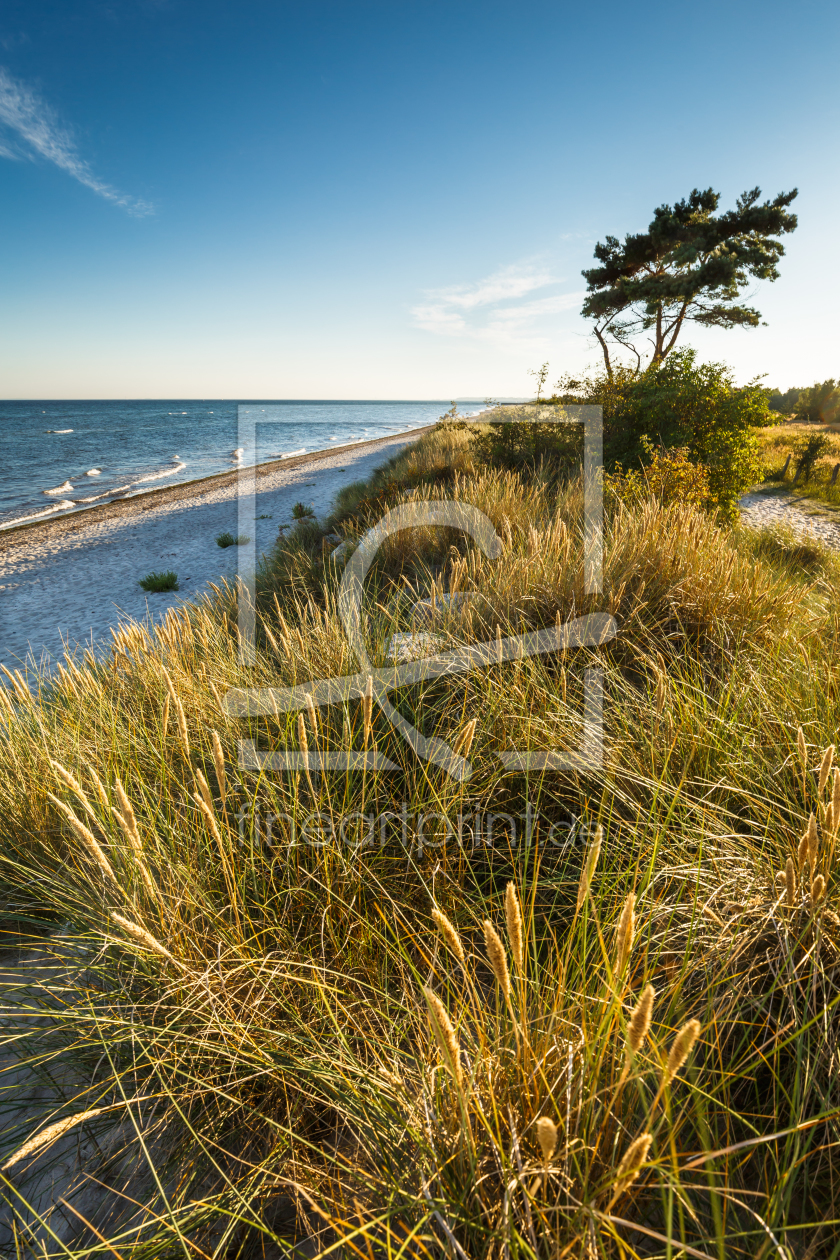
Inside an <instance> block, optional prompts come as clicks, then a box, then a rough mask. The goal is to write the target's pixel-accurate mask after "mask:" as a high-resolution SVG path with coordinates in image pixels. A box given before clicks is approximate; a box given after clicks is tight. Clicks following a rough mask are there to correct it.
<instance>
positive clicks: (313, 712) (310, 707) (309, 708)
mask: <svg viewBox="0 0 840 1260" xmlns="http://www.w3.org/2000/svg"><path fill="white" fill-rule="evenodd" d="M304 699H305V700H306V712H307V714H308V716H309V722H310V725H311V727H312V734H313V735H314V736H315V738H316V739H317V738H318V711H317V709H316V708H315V701H314V700H313V699H312V694H311V692H309V691H307V693H306V695H305V697H304Z"/></svg>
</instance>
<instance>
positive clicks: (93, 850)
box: [47, 792, 119, 887]
mask: <svg viewBox="0 0 840 1260" xmlns="http://www.w3.org/2000/svg"><path fill="white" fill-rule="evenodd" d="M47 796H48V797H49V799H50V800H51V801H52V803H53V804H54V805H56V806H57V807H58V808H59V809H60V810H61V812H62V814H63V815H64V817H65V818H66V819H67V821H68V822H69V824H70V826H71V827H72V828H73V830H74V831H75V833H76V835H77V836H78V837H79V839H80V840H81V841H82V843H83V844H84V845H85V847H86V848H87V850H88V852H89V853H90V855H91V857H92V858H93V860H94V862H96V864H97V866H98V867H99V869H100V870H101V871H102V873H103V875H107V877H108V879H109V880H110V881H111V883H112V884H114V885H116V886H117V887H119V885H117V877H116V876H115V874H114V871H113V868H112V867H111V863H110V862H109V861H108V859H107V858H106V856H105V854H104V853H103V852H102V848H101V846H100V844H99V841H98V840H97V839H96V837H95V836H94V834H93V832H91V831H88V829H87V827H86V826H85V824H84V823H83V822H82V821H81V819H80V818H77V817H76V815H75V814H74V813H73V811H72V809H71V808H70V806H69V805H65V804H64V801H60V800H59V799H58V797H57V796H53V794H52V792H47Z"/></svg>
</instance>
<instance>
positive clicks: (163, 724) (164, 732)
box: [160, 691, 171, 744]
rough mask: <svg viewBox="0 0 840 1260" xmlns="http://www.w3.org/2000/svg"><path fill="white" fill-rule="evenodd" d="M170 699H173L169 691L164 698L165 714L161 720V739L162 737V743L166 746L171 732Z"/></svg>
mask: <svg viewBox="0 0 840 1260" xmlns="http://www.w3.org/2000/svg"><path fill="white" fill-rule="evenodd" d="M170 699H171V697H170V695H169V692H168V691H167V693H166V695H165V696H164V697H163V713H162V714H161V719H160V729H161V737H162V738H161V742H162V743H164V744H165V743H166V736H167V733H168V731H169V704H170Z"/></svg>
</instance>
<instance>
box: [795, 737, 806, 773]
mask: <svg viewBox="0 0 840 1260" xmlns="http://www.w3.org/2000/svg"><path fill="white" fill-rule="evenodd" d="M796 747H797V749H798V751H799V760H800V761H801V763H802V769H803V770H804V769H805V767H806V766H807V764H808V746H807V744H806V743H805V732H804V731H803V729H802V727H801V726H800V728H799V730H798V731H797V732H796Z"/></svg>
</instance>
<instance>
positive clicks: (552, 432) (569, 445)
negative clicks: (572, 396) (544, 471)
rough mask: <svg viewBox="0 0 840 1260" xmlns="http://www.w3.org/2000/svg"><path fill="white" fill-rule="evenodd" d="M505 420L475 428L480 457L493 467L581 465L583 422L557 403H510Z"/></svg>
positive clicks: (563, 468) (568, 467)
mask: <svg viewBox="0 0 840 1260" xmlns="http://www.w3.org/2000/svg"><path fill="white" fill-rule="evenodd" d="M503 414H504V416H505V419H504V420H503V421H502V422H501V423H497V424H490V425H487V426H482V427H481V429H478V430H475V431H473V433H472V435H471V437H472V447H473V451H474V453H475V457H476V460H477V462H478V463H479V464H484V465H486V466H489V467H491V468H506V469H510V470H514V471H515V470H517V469H520V468H536V467H537V466H538V465H543V466H547V467H549V468H552V469H554V470H557V471H563V472H569V471H571V470H572V469H573V468H575V467H576V466H578V465H579V463H580V457H581V451H582V449H583V440H582V439H583V426H582V425H581V424H579V423H578V422H576V421H575V420H572V419H571V418H567V417H565V416H564V415H563V412H562V409H561V408H557V407H546V406H540V407H537V406H530V407H511V408H508V407H506V408H505V410H504V413H503Z"/></svg>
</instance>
